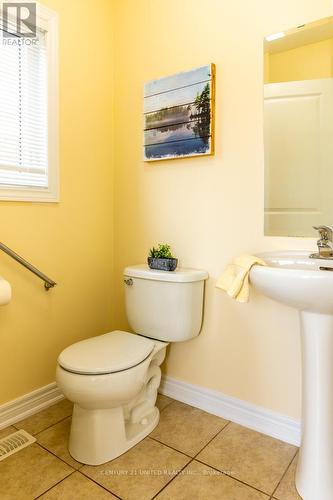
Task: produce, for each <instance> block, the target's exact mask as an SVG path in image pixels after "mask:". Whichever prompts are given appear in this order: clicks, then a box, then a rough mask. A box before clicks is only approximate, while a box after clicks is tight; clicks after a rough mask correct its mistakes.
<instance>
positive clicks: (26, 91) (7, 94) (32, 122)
mask: <svg viewBox="0 0 333 500" xmlns="http://www.w3.org/2000/svg"><path fill="white" fill-rule="evenodd" d="M3 31H4V28H3V27H2V23H1V20H0V186H1V185H2V186H13V187H19V186H22V187H30V188H31V187H36V188H47V187H48V127H47V120H48V118H47V102H48V95H47V50H46V33H45V32H43V31H39V32H38V33H37V38H36V39H30V41H28V39H24V38H22V39H20V38H15V37H13V38H4V37H3V36H2V35H3Z"/></svg>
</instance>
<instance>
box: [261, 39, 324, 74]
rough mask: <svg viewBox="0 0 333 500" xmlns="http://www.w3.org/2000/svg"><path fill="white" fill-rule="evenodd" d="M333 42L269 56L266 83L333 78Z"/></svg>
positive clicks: (305, 46)
mask: <svg viewBox="0 0 333 500" xmlns="http://www.w3.org/2000/svg"><path fill="white" fill-rule="evenodd" d="M332 59H333V40H332V39H330V40H323V41H321V42H317V43H311V44H309V45H304V46H303V47H298V48H297V49H292V50H286V51H284V52H278V53H277V54H270V56H269V76H268V78H267V77H266V79H265V82H266V83H275V82H290V81H297V80H315V79H318V78H331V77H332V76H333V65H332V62H333V60H332Z"/></svg>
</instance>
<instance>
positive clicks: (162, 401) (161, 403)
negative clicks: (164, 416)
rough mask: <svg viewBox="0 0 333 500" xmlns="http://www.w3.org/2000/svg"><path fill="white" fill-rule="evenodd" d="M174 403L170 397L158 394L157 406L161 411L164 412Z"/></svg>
mask: <svg viewBox="0 0 333 500" xmlns="http://www.w3.org/2000/svg"><path fill="white" fill-rule="evenodd" d="M173 401H174V399H171V398H169V397H168V396H163V394H158V395H157V401H156V406H157V408H158V409H159V410H160V411H162V410H164V408H166V407H167V406H168V405H169V404H170V403H172V402H173Z"/></svg>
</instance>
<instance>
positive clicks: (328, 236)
mask: <svg viewBox="0 0 333 500" xmlns="http://www.w3.org/2000/svg"><path fill="white" fill-rule="evenodd" d="M313 229H316V231H318V232H319V234H320V239H321V240H324V241H331V242H333V227H332V226H325V225H323V226H313Z"/></svg>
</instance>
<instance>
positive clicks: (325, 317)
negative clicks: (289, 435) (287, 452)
mask: <svg viewBox="0 0 333 500" xmlns="http://www.w3.org/2000/svg"><path fill="white" fill-rule="evenodd" d="M300 320H301V341H302V443H301V448H300V453H299V459H298V465H297V472H296V487H297V490H298V492H299V494H300V495H301V497H302V498H303V499H304V500H332V499H333V315H330V314H317V313H312V312H300Z"/></svg>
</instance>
